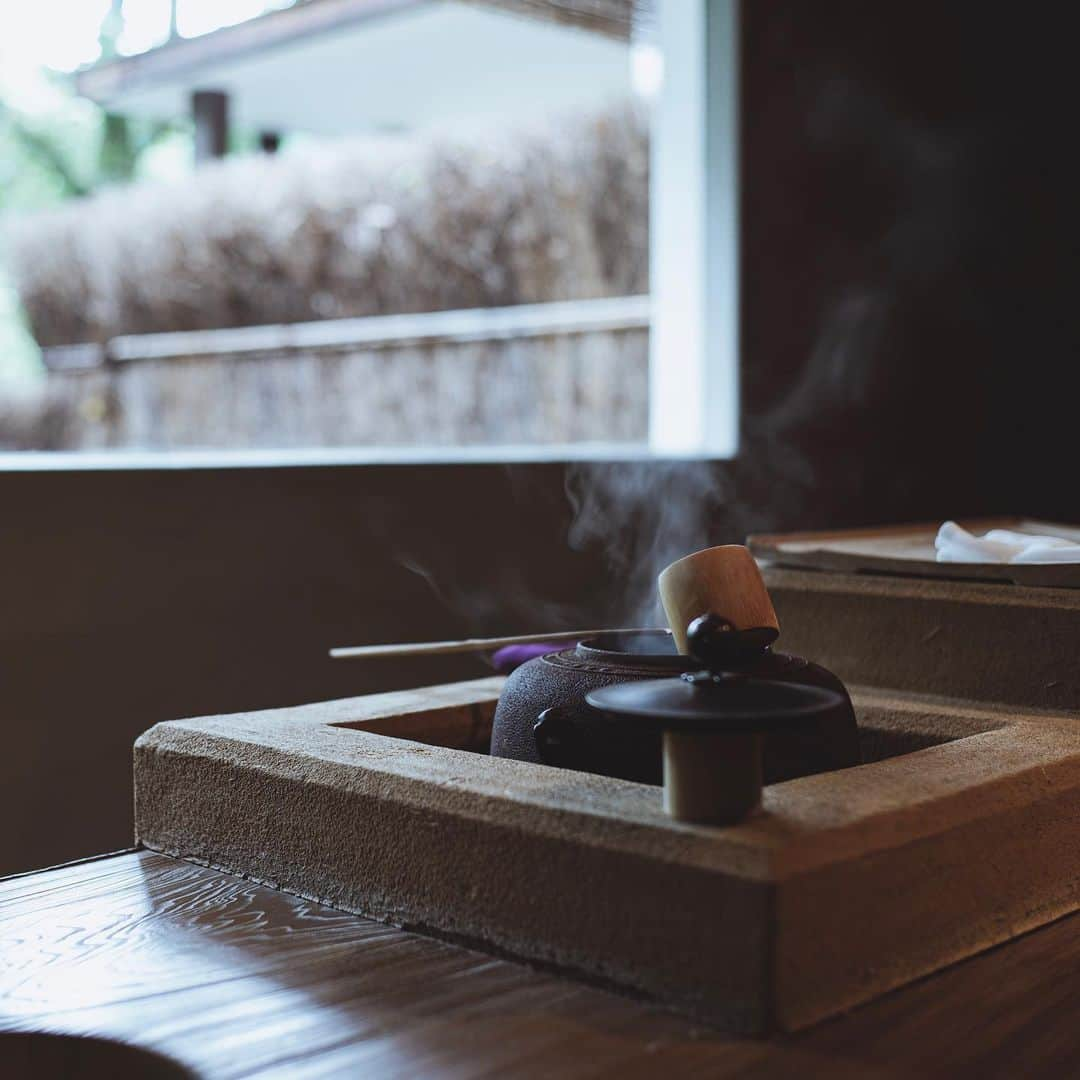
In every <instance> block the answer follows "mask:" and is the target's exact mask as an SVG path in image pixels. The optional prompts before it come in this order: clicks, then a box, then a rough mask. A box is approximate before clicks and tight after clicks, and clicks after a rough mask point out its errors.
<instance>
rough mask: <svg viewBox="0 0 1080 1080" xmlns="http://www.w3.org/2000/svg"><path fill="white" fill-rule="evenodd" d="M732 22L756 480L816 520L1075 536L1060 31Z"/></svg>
mask: <svg viewBox="0 0 1080 1080" xmlns="http://www.w3.org/2000/svg"><path fill="white" fill-rule="evenodd" d="M743 17H744V94H743V124H744V185H743V198H744V215H743V220H744V267H743V282H744V322H743V330H744V339H743V342H744V350H743V355H744V406H745V409H746V435H747V450H748V454H757V455H759V456H760V457H761V458H762V459H763V460H764V464H761V463H760V462H759V463H757V465H756V467H755V469H754V470H753V471H754V473H755V475H760V473H761V472H763V471H764V472H766V473H770V474H772V473H778V474H780V477H781V487H782V489H783V490H784V491H785V492H786V497H787V499H788V500H789V502H792V501H793V502H795V503H796V504H800V503H801V505H802V506H803V512H805V513H806V514H808V515H810V516H812V517H814V518H815V519H817V520H820V521H826V522H832V521H833V520H834V519H838V518H839V517H843V518H848V519H858V520H862V521H867V522H870V521H880V520H890V519H891V520H896V519H903V518H909V519H910V518H923V517H938V516H941V515H946V514H950V515H951V514H960V513H963V512H970V511H976V510H979V511H981V510H1000V511H1027V512H1032V513H1040V514H1044V515H1049V516H1055V517H1066V518H1070V517H1076V516H1077V512H1078V509H1080V507H1078V506H1077V500H1076V499H1075V498H1074V496H1073V494H1072V491H1071V485H1068V484H1067V483H1065V482H1063V481H1064V476H1065V468H1066V462H1067V461H1069V460H1070V459H1071V457H1072V456H1073V446H1074V438H1073V430H1074V428H1075V420H1074V412H1075V405H1074V401H1073V400H1072V398H1071V395H1069V394H1068V393H1067V392H1066V383H1065V379H1066V378H1067V376H1068V374H1069V373H1070V369H1071V368H1072V367H1073V366H1074V364H1075V362H1076V356H1077V347H1078V345H1080V333H1078V318H1080V315H1078V312H1080V308H1078V305H1077V304H1076V302H1075V300H1074V294H1075V291H1076V287H1077V284H1078V278H1080V275H1078V273H1077V269H1078V267H1077V259H1078V256H1080V243H1078V240H1080V229H1078V220H1077V216H1078V206H1080V200H1078V199H1077V194H1076V193H1077V191H1078V190H1080V171H1078V168H1077V154H1076V152H1075V150H1074V145H1073V144H1074V142H1075V138H1074V135H1073V130H1074V128H1075V122H1074V109H1075V101H1076V93H1075V87H1074V83H1073V75H1072V72H1073V70H1074V66H1075V59H1074V56H1073V52H1074V45H1073V40H1072V36H1071V34H1070V33H1068V32H1067V29H1066V27H1067V23H1066V17H1067V16H1066V10H1065V9H1064V8H1062V7H1060V6H1056V5H1050V4H1045V5H1032V6H1029V7H1027V8H1024V9H1023V10H1020V9H1016V8H1014V7H1009V6H1007V5H1000V4H996V5H995V4H985V3H969V2H964V0H950V2H949V3H946V4H941V3H926V2H922V0H915V2H906V3H903V4H899V3H890V4H881V3H873V4H868V3H861V2H853V0H815V2H814V3H804V2H800V0H748V2H747V3H745V4H744V5H743ZM748 464H751V465H753V464H754V463H753V462H749V463H748Z"/></svg>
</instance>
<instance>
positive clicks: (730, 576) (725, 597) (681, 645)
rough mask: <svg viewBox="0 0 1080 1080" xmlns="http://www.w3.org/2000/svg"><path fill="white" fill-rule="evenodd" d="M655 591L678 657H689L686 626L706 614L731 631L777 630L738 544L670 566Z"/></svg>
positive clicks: (765, 593)
mask: <svg viewBox="0 0 1080 1080" xmlns="http://www.w3.org/2000/svg"><path fill="white" fill-rule="evenodd" d="M657 587H658V588H659V590H660V599H661V601H662V602H663V605H664V611H665V613H666V614H667V619H668V625H669V626H670V627H671V634H672V636H673V637H674V638H675V644H676V646H677V648H678V650H679V652H681V653H688V652H689V651H690V650H689V648H688V647H687V643H686V628H687V626H688V625H689V624H690V623H691V622H692V621H693V620H694V619H696V618H697V617H698V616H699V615H704V614H707V613H712V614H714V615H719V616H721V617H722V618H724V619H727V621H728V622H730V623H731V625H732V626H733V627H734V628H735V629H736V630H752V629H758V628H760V627H772V628H773V629H774V630H776V631H777V632H779V630H780V623H779V621H778V620H777V618H776V612H775V611H774V610H773V606H772V600H771V599H770V598H769V590H768V589H766V588H765V582H764V581H763V580H762V577H761V571H760V570H759V569H758V565H757V563H756V562H755V561H754V556H753V555H751V554H750V550H749V548H746V547H744V546H743V545H742V544H724V545H722V546H720V547H711V548H706V549H705V550H704V551H697V552H695V553H694V554H693V555H687V556H685V557H684V558H682V559H679V560H677V561H676V562H673V563H672V564H671V565H670V566H669V567H667V568H666V569H665V570H663V571H662V572H661V574H660V576H659V578H658V579H657Z"/></svg>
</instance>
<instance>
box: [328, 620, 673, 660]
mask: <svg viewBox="0 0 1080 1080" xmlns="http://www.w3.org/2000/svg"><path fill="white" fill-rule="evenodd" d="M641 630H643V631H649V632H653V633H655V632H656V631H660V632H661V633H665V634H666V633H668V632H669V631H668V630H667V629H666V628H663V627H659V626H657V627H651V626H650V627H643V628H641ZM610 632H611V631H610V630H560V631H558V632H557V633H553V634H516V635H514V636H513V637H493V638H464V639H462V640H461V641H415V642H409V643H404V644H400V645H343V646H340V647H338V648H336V649H331V650H330V655H331V656H332V657H333V658H334V659H335V660H365V659H373V658H375V657H377V656H424V655H428V656H430V655H434V654H438V653H467V652H488V651H490V650H493V649H502V648H504V647H505V646H507V645H533V644H536V643H538V642H545V641H580V640H581V639H582V638H588V637H595V636H596V635H597V634H608V633H610ZM636 632H639V631H635V630H630V631H620V633H636Z"/></svg>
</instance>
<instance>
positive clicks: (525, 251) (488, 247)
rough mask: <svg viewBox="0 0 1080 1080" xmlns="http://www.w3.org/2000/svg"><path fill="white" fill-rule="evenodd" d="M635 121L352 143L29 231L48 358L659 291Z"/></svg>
mask: <svg viewBox="0 0 1080 1080" xmlns="http://www.w3.org/2000/svg"><path fill="white" fill-rule="evenodd" d="M647 203H648V138H647V133H646V129H645V125H644V123H643V121H642V119H641V117H640V116H639V115H638V114H637V113H636V112H635V111H634V110H632V109H630V108H621V109H617V110H613V111H609V112H605V113H604V114H602V115H599V116H593V117H588V118H579V119H577V120H575V121H574V122H571V123H567V124H564V125H562V126H561V127H560V128H558V129H557V130H556V129H550V130H548V131H543V132H539V131H533V132H530V133H521V134H517V135H514V136H512V137H507V138H505V139H503V140H502V141H500V142H499V143H497V144H494V143H492V142H491V141H487V142H479V141H473V142H459V143H456V144H449V143H444V144H441V145H436V146H429V147H426V148H422V149H417V148H413V149H401V150H395V151H394V152H392V153H387V152H383V153H380V154H375V153H373V152H372V151H371V150H370V149H369V148H360V147H358V146H356V145H350V144H337V145H333V146H329V147H326V148H319V149H317V150H312V151H308V150H305V151H304V152H302V153H301V152H299V151H297V152H294V153H291V154H284V155H282V156H281V157H279V158H265V157H251V158H244V159H235V160H231V161H226V162H223V163H221V164H220V165H214V166H209V167H206V168H204V169H202V170H200V171H199V172H198V173H196V174H194V175H193V176H191V177H189V178H188V179H186V180H185V181H184V182H183V183H178V184H175V185H169V186H164V185H160V184H158V185H147V184H143V185H137V186H133V187H129V188H126V189H118V190H114V191H110V192H107V193H104V194H102V195H99V196H96V197H94V198H93V199H90V200H86V201H81V202H77V203H70V204H68V205H66V206H64V207H63V208H61V209H60V210H58V211H54V212H50V213H47V214H40V215H36V216H34V217H31V218H28V219H26V220H24V221H22V222H20V223H18V224H17V225H16V226H15V227H13V228H12V229H11V231H10V235H9V236H8V252H9V265H10V270H11V273H12V276H13V278H14V281H15V284H16V287H17V289H18V291H19V294H20V296H21V298H22V301H23V304H24V305H25V307H26V310H27V313H28V315H29V318H30V323H31V326H32V328H33V332H34V334H35V336H36V338H37V340H38V342H39V343H40V344H42V345H56V344H70V343H74V342H85V341H104V340H106V339H108V338H110V337H113V336H115V335H117V334H124V333H148V332H155V331H163V330H195V329H207V328H214V327H224V326H243V325H257V324H263V323H275V322H296V321H304V320H309V319H320V318H337V317H345V316H362V315H380V314H389V313H397V312H416V311H437V310H446V309H454V308H466V307H478V306H499V305H504V304H520V303H533V302H541V301H545V300H562V299H570V298H577V297H594V296H615V295H626V294H635V293H642V292H646V291H647V289H648V207H647Z"/></svg>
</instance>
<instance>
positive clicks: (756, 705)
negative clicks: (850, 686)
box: [585, 673, 842, 734]
mask: <svg viewBox="0 0 1080 1080" xmlns="http://www.w3.org/2000/svg"><path fill="white" fill-rule="evenodd" d="M585 700H586V702H587V703H588V704H589V705H590V706H591V707H592V708H594V709H597V710H599V711H601V712H604V713H607V714H609V715H610V716H614V717H618V718H620V719H627V720H634V721H637V722H644V723H651V724H655V725H656V726H657V727H661V728H667V729H670V730H675V731H699V732H702V733H704V732H706V731H710V730H712V731H715V732H716V733H717V734H720V733H723V732H732V733H735V732H755V731H761V732H765V731H776V730H782V729H787V728H791V727H798V726H799V725H800V724H801V723H805V722H806V721H809V720H813V719H818V718H820V716H821V714H822V713H824V712H828V711H829V710H830V709H834V708H836V707H837V706H838V705H840V704H841V703H842V698H841V696H840V695H839V694H838V693H836V691H834V690H829V689H826V688H825V687H819V686H807V685H805V684H803V683H790V682H780V681H778V680H774V679H758V678H753V677H750V676H746V675H738V674H718V675H708V674H706V673H701V674H698V675H684V676H682V677H681V678H676V679H649V680H647V681H644V682H622V683H615V684H614V685H612V686H604V687H600V688H598V689H595V690H591V691H590V692H589V693H588V694H586V695H585Z"/></svg>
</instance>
